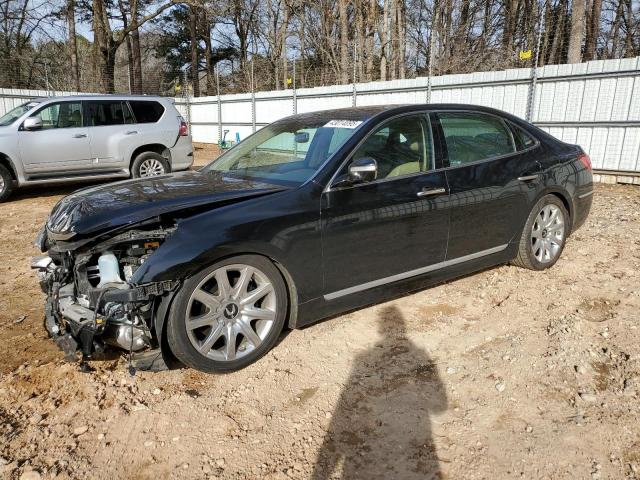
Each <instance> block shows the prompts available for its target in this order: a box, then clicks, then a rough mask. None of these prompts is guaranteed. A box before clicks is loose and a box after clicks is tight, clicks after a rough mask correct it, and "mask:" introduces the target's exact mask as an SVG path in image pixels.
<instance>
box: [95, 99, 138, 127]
mask: <svg viewBox="0 0 640 480" xmlns="http://www.w3.org/2000/svg"><path fill="white" fill-rule="evenodd" d="M86 103H87V120H88V126H89V127H102V126H108V125H124V124H125V123H126V122H125V118H126V117H127V116H128V117H129V118H130V117H131V114H130V113H129V111H128V108H127V106H126V103H125V102H122V101H119V100H118V101H89V102H86Z"/></svg>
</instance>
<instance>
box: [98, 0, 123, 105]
mask: <svg viewBox="0 0 640 480" xmlns="http://www.w3.org/2000/svg"><path fill="white" fill-rule="evenodd" d="M108 25H109V17H108V16H107V11H106V7H105V5H104V3H103V0H93V34H94V42H93V48H94V58H95V63H96V66H97V68H98V75H99V77H100V78H99V83H100V86H99V88H100V89H101V90H102V91H103V92H104V93H114V81H113V76H114V70H115V63H116V58H115V57H116V55H115V54H116V50H117V49H118V44H116V43H115V42H114V41H113V36H112V35H111V32H110V31H109V30H108V29H107V26H108Z"/></svg>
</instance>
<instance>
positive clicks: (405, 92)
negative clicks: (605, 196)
mask: <svg viewBox="0 0 640 480" xmlns="http://www.w3.org/2000/svg"><path fill="white" fill-rule="evenodd" d="M532 84H533V83H532V71H531V70H530V69H510V70H504V71H497V72H476V73H470V74H456V75H443V76H439V77H433V78H432V79H431V102H432V103H466V104H477V105H485V106H489V107H494V108H497V109H500V110H504V111H506V112H509V113H512V114H514V115H517V116H519V117H522V118H525V116H526V114H527V104H528V101H529V98H530V97H531V93H532V92H531V86H532ZM428 89H429V79H428V78H424V77H423V78H415V79H407V80H392V81H387V82H370V83H358V84H356V85H355V86H354V85H334V86H328V87H318V88H302V89H298V90H296V91H295V94H294V92H293V91H292V90H280V91H272V92H257V93H255V95H254V96H253V97H252V95H251V94H250V93H244V94H235V95H223V96H221V97H220V99H218V98H217V97H200V98H195V99H191V100H190V101H187V100H186V99H183V98H180V99H176V106H177V107H178V109H179V110H180V112H181V113H182V115H183V116H184V117H185V118H188V119H189V120H190V122H191V132H192V135H193V139H194V141H196V142H206V143H217V142H219V140H220V134H221V133H222V134H223V132H224V131H227V134H226V139H227V140H233V141H235V140H236V135H238V136H239V137H240V139H244V138H246V137H247V136H248V135H250V134H251V133H252V132H253V131H254V130H255V129H259V128H261V127H263V126H264V125H267V124H268V123H271V122H273V121H276V120H278V119H280V118H283V117H286V116H289V115H291V114H293V113H294V112H297V113H307V112H313V111H318V110H327V109H332V108H346V107H351V106H353V105H354V99H355V105H357V106H368V105H380V104H403V103H412V104H413V103H425V102H426V101H427V98H428ZM51 93H52V92H45V91H38V90H15V89H0V115H2V114H4V113H5V112H6V111H8V110H10V109H11V108H13V107H15V106H17V105H19V104H20V103H23V102H25V101H27V100H29V99H31V98H34V97H37V96H48V95H49V94H51ZM68 93H69V92H55V94H56V95H64V94H68ZM534 93H535V95H533V98H534V99H535V102H534V104H533V108H532V110H533V111H532V121H533V123H535V124H537V125H539V126H540V127H541V128H543V129H544V130H546V131H548V132H549V133H551V134H552V135H554V136H556V137H558V138H560V139H561V140H563V141H566V142H570V143H577V144H579V145H581V146H582V147H583V148H584V149H585V151H587V152H588V153H589V154H590V156H591V159H592V162H593V166H594V168H597V169H604V170H612V171H625V172H638V173H640V159H639V158H638V157H639V156H640V57H636V58H626V59H618V60H597V61H592V62H587V63H580V64H573V65H549V66H546V67H542V68H539V69H538V71H537V82H536V87H535V92H534ZM218 103H219V104H220V105H221V111H220V112H218ZM219 119H221V122H219Z"/></svg>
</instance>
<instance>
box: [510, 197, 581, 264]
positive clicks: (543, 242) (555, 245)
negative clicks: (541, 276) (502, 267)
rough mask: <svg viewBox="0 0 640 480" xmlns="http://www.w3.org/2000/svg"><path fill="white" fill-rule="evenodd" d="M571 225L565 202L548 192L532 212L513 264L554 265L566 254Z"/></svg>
mask: <svg viewBox="0 0 640 480" xmlns="http://www.w3.org/2000/svg"><path fill="white" fill-rule="evenodd" d="M569 227H570V218H569V212H567V209H566V208H565V206H564V204H563V203H562V201H561V200H560V199H559V198H558V197H556V196H555V195H545V196H544V197H542V198H541V199H540V200H539V201H538V202H537V203H536V204H535V206H534V207H533V209H532V210H531V213H530V214H529V218H528V219H527V223H526V224H525V226H524V230H523V231H522V237H521V238H520V244H519V245H518V255H517V256H516V258H515V259H514V260H513V261H512V263H513V264H514V265H517V266H519V267H523V268H528V269H530V270H544V269H545V268H549V267H552V266H553V265H554V264H555V263H556V262H557V261H558V258H560V254H562V250H563V249H564V244H565V240H566V237H567V235H568V234H569Z"/></svg>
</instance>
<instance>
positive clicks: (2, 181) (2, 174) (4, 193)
mask: <svg viewBox="0 0 640 480" xmlns="http://www.w3.org/2000/svg"><path fill="white" fill-rule="evenodd" d="M13 187H14V180H13V176H12V175H11V172H10V171H9V169H8V168H7V167H5V166H4V165H0V202H4V201H5V200H6V199H7V198H9V197H10V196H11V193H12V192H13Z"/></svg>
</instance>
